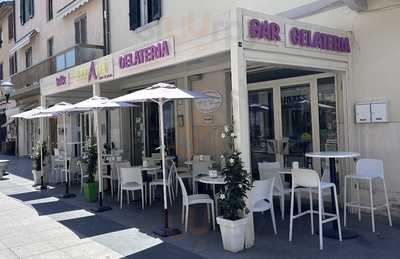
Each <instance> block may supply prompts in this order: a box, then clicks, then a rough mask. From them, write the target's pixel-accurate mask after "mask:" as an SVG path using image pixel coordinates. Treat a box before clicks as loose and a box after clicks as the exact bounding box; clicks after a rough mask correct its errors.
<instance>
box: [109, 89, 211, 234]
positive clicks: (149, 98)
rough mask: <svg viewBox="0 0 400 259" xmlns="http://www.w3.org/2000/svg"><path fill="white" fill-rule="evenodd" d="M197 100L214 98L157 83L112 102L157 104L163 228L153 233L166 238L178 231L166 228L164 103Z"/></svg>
mask: <svg viewBox="0 0 400 259" xmlns="http://www.w3.org/2000/svg"><path fill="white" fill-rule="evenodd" d="M197 98H214V97H212V96H208V95H205V94H202V93H199V92H192V91H187V90H183V89H179V88H177V87H176V86H175V85H172V84H167V83H158V84H155V85H153V86H151V87H148V88H145V89H143V90H139V91H136V92H133V93H130V94H127V95H124V96H121V97H118V98H115V99H113V100H112V101H113V102H117V103H119V102H155V103H157V104H158V111H159V124H160V127H159V128H160V142H161V145H160V149H161V159H162V172H163V196H164V217H165V222H164V226H163V227H161V228H160V229H156V230H154V233H156V234H158V235H160V236H163V237H167V236H172V235H176V234H179V233H180V231H179V230H178V229H170V228H169V226H168V202H167V189H166V175H165V170H166V168H165V144H164V115H163V106H164V104H165V103H166V102H168V101H171V100H175V99H197Z"/></svg>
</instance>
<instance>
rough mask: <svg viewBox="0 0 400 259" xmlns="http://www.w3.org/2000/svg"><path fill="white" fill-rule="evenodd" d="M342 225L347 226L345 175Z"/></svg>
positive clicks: (345, 179)
mask: <svg viewBox="0 0 400 259" xmlns="http://www.w3.org/2000/svg"><path fill="white" fill-rule="evenodd" d="M343 191H344V194H343V196H344V197H343V199H344V202H343V205H344V206H343V226H347V177H346V176H345V177H344V190H343Z"/></svg>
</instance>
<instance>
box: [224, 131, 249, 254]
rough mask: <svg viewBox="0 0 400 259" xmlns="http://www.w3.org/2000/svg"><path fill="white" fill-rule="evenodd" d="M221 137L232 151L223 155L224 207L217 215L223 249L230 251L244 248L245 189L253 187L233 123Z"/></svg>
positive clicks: (246, 220) (245, 221) (245, 222)
mask: <svg viewBox="0 0 400 259" xmlns="http://www.w3.org/2000/svg"><path fill="white" fill-rule="evenodd" d="M221 137H222V138H224V139H227V140H228V141H229V144H230V149H231V151H230V152H229V153H226V154H225V155H223V156H222V157H221V159H222V160H223V161H224V164H225V166H224V167H223V169H222V174H223V176H224V177H225V181H226V186H225V188H224V189H223V190H222V191H221V192H220V193H219V204H220V205H221V207H222V211H223V212H222V216H220V217H217V223H218V224H219V226H220V229H221V236H222V242H223V245H224V249H225V250H227V251H230V252H234V253H236V252H239V251H241V250H243V249H244V242H245V240H244V238H245V229H246V224H247V222H248V219H247V217H246V211H247V208H246V203H245V199H246V198H247V196H246V192H247V191H249V190H250V189H251V187H252V183H251V180H250V177H249V174H248V172H247V171H246V170H244V168H243V162H242V159H241V157H240V153H239V152H238V151H237V150H235V147H234V140H235V138H236V137H235V134H234V132H233V129H232V127H228V126H225V127H224V132H223V133H222V134H221Z"/></svg>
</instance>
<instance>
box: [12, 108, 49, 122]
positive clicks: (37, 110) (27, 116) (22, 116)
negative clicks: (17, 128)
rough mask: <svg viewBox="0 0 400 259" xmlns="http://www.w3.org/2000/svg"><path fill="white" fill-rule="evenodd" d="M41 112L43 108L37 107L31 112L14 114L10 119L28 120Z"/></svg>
mask: <svg viewBox="0 0 400 259" xmlns="http://www.w3.org/2000/svg"><path fill="white" fill-rule="evenodd" d="M42 110H44V108H43V107H42V106H39V107H36V108H34V109H32V110H29V111H25V112H21V113H18V114H15V115H13V116H11V118H20V119H30V118H31V117H32V116H35V115H38V114H39V113H40V112H41V111H42Z"/></svg>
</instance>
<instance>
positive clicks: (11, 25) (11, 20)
mask: <svg viewBox="0 0 400 259" xmlns="http://www.w3.org/2000/svg"><path fill="white" fill-rule="evenodd" d="M14 30H15V27H14V13H11V14H9V15H8V39H9V40H13V39H14V35H15V33H14Z"/></svg>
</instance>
